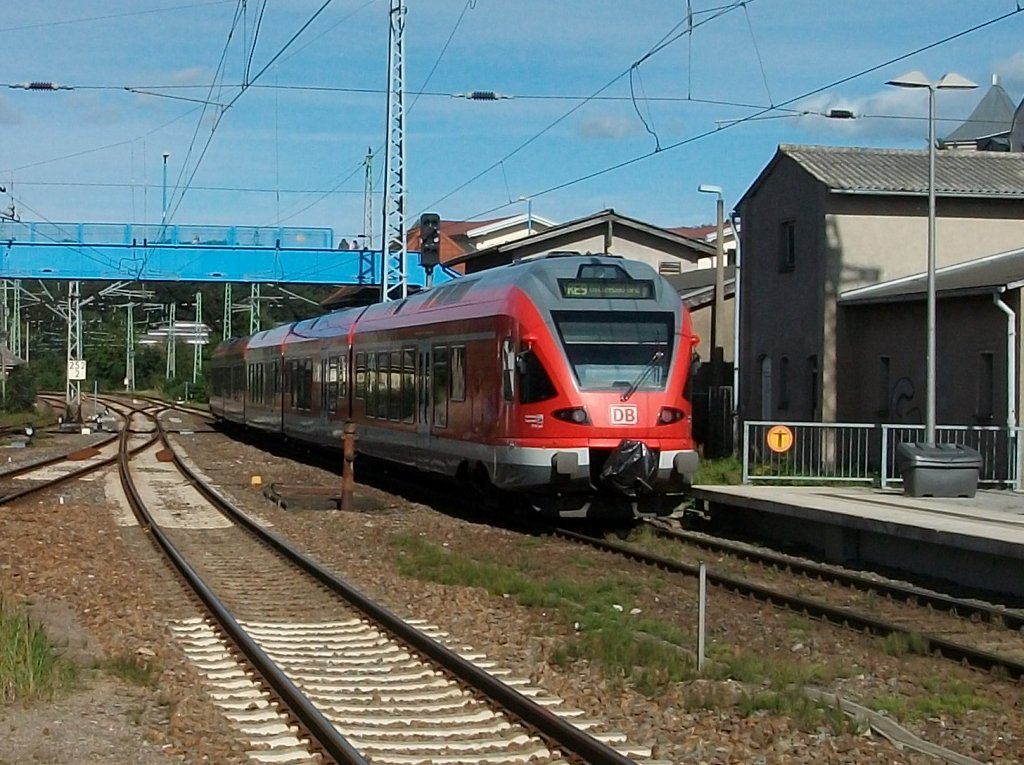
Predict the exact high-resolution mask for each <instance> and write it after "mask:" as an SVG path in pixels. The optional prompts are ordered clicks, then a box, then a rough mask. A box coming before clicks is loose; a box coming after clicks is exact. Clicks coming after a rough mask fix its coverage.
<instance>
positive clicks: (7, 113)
mask: <svg viewBox="0 0 1024 765" xmlns="http://www.w3.org/2000/svg"><path fill="white" fill-rule="evenodd" d="M23 121H24V119H23V118H22V116H21V112H19V111H18V110H17V109H14V108H13V107H12V106H11V105H10V104H9V103H8V102H7V99H6V98H3V97H0V125H19V124H21V123H22V122H23Z"/></svg>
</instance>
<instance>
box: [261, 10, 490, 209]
mask: <svg viewBox="0 0 1024 765" xmlns="http://www.w3.org/2000/svg"><path fill="white" fill-rule="evenodd" d="M476 3H477V0H466V3H465V4H464V5H463V6H462V11H461V12H460V13H459V15H458V18H456V20H455V23H454V24H453V25H452V29H451V31H450V32H449V33H448V37H447V38H446V39H445V42H444V45H442V46H441V50H440V51H439V52H438V54H437V57H436V58H435V59H434V63H433V64H432V65H431V67H430V71H429V72H427V76H426V77H425V78H424V80H423V84H422V85H420V87H419V90H417V91H415V92H414V95H415V97H414V98H413V102H412V103H411V104H410V105H409V108H408V109H407V110H406V112H407V113H411V112H412V110H413V109H414V108H415V106H416V103H417V102H418V101H419V97H420V96H421V95H435V94H432V93H429V92H428V91H426V90H425V88H426V87H427V85H428V84H429V83H430V80H431V79H432V78H433V76H434V73H435V72H436V71H437V68H438V66H440V64H441V61H442V59H443V58H444V56H445V54H446V53H447V51H448V48H449V46H450V45H451V42H452V40H453V39H454V38H455V35H456V33H457V32H458V30H459V28H460V27H461V26H462V22H463V19H464V18H465V16H466V13H467V12H468V11H470V10H474V9H475V8H476ZM369 4H370V3H369V2H367V3H364V4H363V5H362V6H360V8H359V10H362V8H365V7H366V6H367V5H369ZM258 87H268V86H266V85H262V86H258ZM317 89H319V88H317ZM323 89H324V90H341V91H347V92H361V93H374V94H378V93H389V92H390V91H386V90H383V89H376V88H374V89H370V88H337V89H335V88H323ZM438 95H441V94H438ZM443 95H445V96H446V97H450V96H451V94H450V93H445V94H443ZM383 148H384V145H383V143H382V144H380V145H378V146H377V148H376V149H374V150H373V151H372V152H371V153H370V156H371V159H372V158H375V157H377V156H378V155H379V153H380V151H381V150H382V149H383ZM365 162H366V157H365V155H364V157H363V158H362V159H360V160H359V163H358V164H357V165H356V166H355V167H354V168H352V169H351V170H349V171H348V173H347V174H346V175H345V176H344V177H343V178H342V179H341V180H340V181H338V182H337V183H336V184H335V185H334V186H333V187H332V188H331V190H330V191H329V192H328V193H327V194H333V193H336V192H337V190H338V189H340V188H341V186H343V185H344V184H345V183H348V181H350V180H351V179H352V177H353V176H354V175H356V173H360V172H362V171H363V169H364V168H365ZM383 172H384V168H383V167H381V168H380V169H379V173H378V174H377V178H376V180H377V181H378V184H377V188H383ZM359 193H362V192H359ZM326 196H327V195H326V194H325V195H324V196H322V197H319V198H317V199H314V200H311V201H310V202H309V203H308V204H307V205H306V206H304V207H302V208H301V209H299V210H296V211H295V212H293V213H292V214H290V215H289V216H287V217H286V218H284V219H283V220H291V219H292V218H294V217H296V216H298V215H300V214H301V213H303V212H305V211H306V210H309V209H310V208H312V207H314V206H315V205H317V204H319V203H320V202H321V201H322V200H323V199H324V198H325V197H326Z"/></svg>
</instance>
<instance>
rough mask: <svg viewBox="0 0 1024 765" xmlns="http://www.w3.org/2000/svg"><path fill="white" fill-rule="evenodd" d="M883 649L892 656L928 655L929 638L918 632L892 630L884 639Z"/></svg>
mask: <svg viewBox="0 0 1024 765" xmlns="http://www.w3.org/2000/svg"><path fill="white" fill-rule="evenodd" d="M882 650H883V651H885V652H886V653H887V654H889V655H890V656H927V655H928V639H927V638H925V637H924V636H923V635H920V634H918V633H916V632H890V633H889V634H888V635H886V636H885V637H884V638H883V639H882Z"/></svg>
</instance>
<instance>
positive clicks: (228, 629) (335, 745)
mask: <svg viewBox="0 0 1024 765" xmlns="http://www.w3.org/2000/svg"><path fill="white" fill-rule="evenodd" d="M151 416H152V417H153V419H154V421H156V422H157V432H158V434H159V436H160V437H161V439H162V441H163V443H164V444H165V445H166V444H167V442H166V438H165V437H164V435H163V431H162V430H160V427H159V417H158V416H156V415H151ZM126 438H127V436H126V435H124V434H122V444H124V442H125V440H126ZM172 453H173V450H172ZM128 462H129V460H128V454H127V449H125V450H123V451H122V452H121V453H120V455H119V472H120V477H121V487H122V489H123V490H124V492H125V496H126V497H127V498H128V501H129V503H130V504H131V506H132V511H133V512H134V513H135V516H136V518H138V520H139V523H140V524H141V525H142V527H143V528H144V529H145V530H146V531H147V533H149V534H150V536H151V537H152V538H153V539H154V540H155V541H156V543H157V544H159V546H160V548H161V549H162V550H163V552H164V554H165V555H166V556H167V557H168V558H169V559H170V560H171V562H172V563H173V564H174V566H175V568H177V569H178V572H179V573H180V574H181V576H182V578H183V579H184V580H185V582H186V583H187V584H188V586H189V587H190V588H191V589H192V591H193V592H194V593H195V595H196V597H197V598H199V600H200V601H201V602H202V603H203V605H204V606H205V607H206V609H207V611H208V612H209V613H210V615H211V616H212V617H213V618H214V619H215V620H216V621H217V623H218V624H219V625H220V627H221V629H222V630H224V633H225V634H226V635H227V636H228V638H229V639H230V640H231V642H232V643H233V644H234V645H235V646H236V647H237V649H238V650H239V651H240V652H241V653H242V654H244V655H245V657H246V659H247V660H248V661H249V663H250V664H251V665H252V666H253V667H254V668H255V670H256V671H257V672H258V673H259V674H260V676H261V677H262V678H263V680H264V681H265V682H266V683H267V685H268V686H270V687H271V688H272V689H273V690H274V693H276V694H277V695H278V697H279V698H280V699H281V700H282V701H283V702H284V703H285V705H286V706H287V707H288V709H289V711H290V712H291V714H293V715H294V716H295V718H296V720H297V721H298V723H299V724H300V725H301V726H302V728H303V729H304V730H305V731H306V732H307V734H308V735H309V736H310V737H311V739H312V741H313V743H314V745H315V746H316V747H318V748H320V749H321V750H322V751H323V752H324V753H326V754H327V755H329V756H330V757H331V758H333V760H334V761H335V762H337V763H340V764H342V765H369V763H368V761H367V760H366V759H364V758H363V756H362V754H360V753H359V752H358V751H357V750H356V749H355V748H354V747H353V746H352V745H351V744H350V743H349V742H348V740H347V739H346V738H345V737H344V736H342V735H341V734H340V733H339V732H338V729H337V728H336V727H335V726H334V724H333V723H331V721H330V720H328V719H327V718H326V717H325V716H324V715H323V713H322V712H321V711H320V710H319V709H317V708H316V707H315V706H314V705H313V703H312V702H311V701H310V700H309V699H308V698H307V697H306V696H305V695H304V694H303V693H302V691H300V690H299V689H298V688H297V687H296V686H295V684H294V683H293V682H292V681H291V680H290V679H289V678H288V676H287V675H285V674H284V672H282V671H281V669H280V668H279V667H278V666H277V665H276V664H275V663H274V662H273V661H272V660H271V659H270V657H269V656H267V654H266V653H265V652H264V651H263V649H262V648H260V647H259V645H258V644H257V643H256V641H255V640H253V639H252V638H251V637H250V636H249V634H248V633H247V632H246V631H245V629H243V628H242V626H241V625H240V624H239V623H238V621H237V620H236V619H235V618H234V617H233V616H232V615H231V612H230V611H229V610H228V609H227V608H226V607H225V606H224V604H223V603H221V601H220V599H219V598H218V597H217V596H216V595H215V594H214V592H213V591H212V590H211V589H210V588H209V587H208V586H207V585H206V583H205V582H204V581H203V579H202V577H200V576H199V574H198V573H197V572H196V571H195V569H193V568H192V566H190V565H189V563H188V562H187V561H186V560H185V558H184V557H183V556H182V555H181V553H179V552H178V550H177V548H176V547H175V546H174V544H173V543H172V542H171V541H170V539H169V538H168V537H167V535H166V534H164V532H163V531H162V530H161V529H160V527H159V525H158V524H156V523H154V522H153V518H152V517H151V516H150V514H149V512H148V511H147V509H146V506H145V503H144V502H143V501H142V498H141V497H140V496H139V493H138V490H137V489H136V488H135V484H134V482H133V480H132V477H131V471H130V469H129V465H128ZM175 464H178V461H177V460H175Z"/></svg>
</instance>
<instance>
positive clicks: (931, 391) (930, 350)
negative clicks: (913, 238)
mask: <svg viewBox="0 0 1024 765" xmlns="http://www.w3.org/2000/svg"><path fill="white" fill-rule="evenodd" d="M886 85H893V86H895V87H897V88H927V89H928V278H927V282H928V285H927V301H928V319H927V322H928V329H927V336H928V341H927V342H928V345H927V350H926V352H925V365H926V366H925V420H924V433H925V435H924V438H925V442H926V443H927V444H928V445H930V446H934V445H935V91H937V90H954V89H955V90H969V89H971V88H976V87H978V85H977V84H976V83H974V82H971V81H970V80H968V79H966V78H965V77H962V76H960V75H959V74H954V73H952V72H951V73H949V74H944V75H942V77H940V78H939V79H938V80H935V81H932V80H929V79H928V78H927V77H925V75H924V74H922V73H921V72H919V71H917V70H915V71H913V72H908V73H907V74H905V75H903V76H902V77H897V78H896V79H894V80H889V81H888V82H887V83H886Z"/></svg>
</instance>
